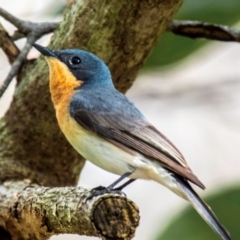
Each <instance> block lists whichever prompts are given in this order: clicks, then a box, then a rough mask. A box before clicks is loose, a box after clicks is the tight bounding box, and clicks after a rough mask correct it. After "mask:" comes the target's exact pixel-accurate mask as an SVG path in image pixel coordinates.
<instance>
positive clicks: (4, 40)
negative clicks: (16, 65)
mask: <svg viewBox="0 0 240 240" xmlns="http://www.w3.org/2000/svg"><path fill="white" fill-rule="evenodd" d="M0 48H2V50H3V51H4V53H5V54H6V55H7V57H8V61H9V62H10V63H13V62H14V60H15V59H16V57H17V55H18V54H19V49H18V47H17V46H16V45H15V43H14V42H13V40H12V38H11V37H10V36H9V35H8V33H7V31H6V30H5V29H4V27H3V26H2V24H1V23H0Z"/></svg>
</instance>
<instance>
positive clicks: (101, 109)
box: [34, 45, 231, 240]
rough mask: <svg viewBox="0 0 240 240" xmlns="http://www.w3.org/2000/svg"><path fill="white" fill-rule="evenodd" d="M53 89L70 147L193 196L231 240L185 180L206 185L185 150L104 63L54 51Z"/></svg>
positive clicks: (81, 53)
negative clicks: (123, 91) (135, 101)
mask: <svg viewBox="0 0 240 240" xmlns="http://www.w3.org/2000/svg"><path fill="white" fill-rule="evenodd" d="M34 46H35V47H36V48H37V49H38V50H39V51H40V52H42V53H43V54H44V55H45V56H46V59H47V62H48V64H49V69H50V91H51V96H52V101H53V103H54V107H55V110H56V116H57V119H58V123H59V126H60V128H61V130H62V131H63V133H64V135H65V136H66V138H67V139H68V141H69V142H70V143H71V144H72V146H73V147H74V148H75V149H76V150H77V151H78V152H79V153H80V154H81V155H82V156H83V157H85V158H86V159H88V160H89V161H91V162H93V163H94V164H95V165H97V166H99V167H101V168H103V169H105V170H107V171H110V172H113V173H115V174H118V175H124V174H125V173H129V172H133V173H132V174H131V176H130V178H136V179H137V178H143V179H150V180H154V181H156V182H158V183H160V184H162V185H164V186H166V187H168V188H169V189H170V190H172V191H173V192H175V193H176V194H178V195H179V196H181V197H182V198H184V199H186V200H189V201H190V202H191V203H192V204H193V206H194V207H195V209H196V210H197V211H198V212H199V213H200V215H201V216H202V217H203V218H204V219H205V221H206V222H207V223H208V224H209V225H210V226H211V227H212V228H213V229H214V230H215V231H216V232H217V233H218V235H219V236H220V237H221V239H223V240H230V239H231V238H230V236H229V234H228V233H227V231H226V230H225V229H224V228H223V227H222V226H221V224H220V223H219V221H218V220H217V218H216V217H215V215H214V214H213V213H212V211H211V210H210V209H209V208H208V206H207V205H206V204H205V203H204V202H203V201H202V200H201V199H200V197H199V196H198V195H197V194H196V193H195V192H194V190H193V189H192V188H191V186H190V185H189V183H188V182H187V181H191V182H192V183H194V184H196V185H198V186H199V187H201V188H204V185H203V184H202V183H201V182H200V180H199V179H198V178H197V177H196V176H195V175H194V174H193V173H192V171H191V169H190V168H189V167H188V165H187V163H186V161H185V159H184V157H183V156H182V154H181V153H180V152H179V151H178V150H177V149H176V147H175V146H174V145H173V144H172V143H171V142H170V141H169V140H168V139H167V138H166V137H165V136H164V135H162V134H161V133H160V132H159V131H158V130H157V129H156V128H155V127H154V126H153V125H152V124H150V123H149V122H148V121H147V119H146V118H145V117H144V116H143V114H142V113H141V112H140V111H139V110H138V109H137V108H136V107H135V106H134V104H133V103H131V102H130V101H129V100H128V99H127V98H126V97H125V96H124V95H123V94H121V93H120V92H118V91H117V90H116V89H115V87H114V85H113V83H112V79H111V74H110V72H109V69H108V67H107V66H106V65H105V63H104V62H103V61H102V60H100V59H99V58H98V57H96V56H95V55H93V54H91V53H89V52H86V51H82V50H76V49H68V50H60V51H51V50H49V49H47V48H43V47H41V46H39V45H34Z"/></svg>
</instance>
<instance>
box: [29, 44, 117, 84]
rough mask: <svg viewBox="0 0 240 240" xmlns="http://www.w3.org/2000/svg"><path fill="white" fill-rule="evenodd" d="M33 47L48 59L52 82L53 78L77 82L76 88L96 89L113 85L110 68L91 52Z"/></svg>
mask: <svg viewBox="0 0 240 240" xmlns="http://www.w3.org/2000/svg"><path fill="white" fill-rule="evenodd" d="M33 46H34V47H35V48H36V49H37V50H38V51H39V52H40V53H42V54H43V55H44V56H45V57H46V60H47V62H48V65H49V69H50V81H51V80H52V78H54V79H55V80H57V79H61V80H60V81H61V82H63V81H66V82H69V83H70V81H75V82H76V86H77V84H79V85H82V84H91V85H95V87H96V86H101V85H104V86H106V85H112V79H111V75H110V72H109V69H108V67H107V66H106V64H105V63H104V62H103V60H101V59H99V58H98V57H97V56H95V55H94V54H92V53H90V52H87V51H83V50H79V49H66V50H57V51H53V50H50V49H49V48H46V47H42V46H40V45H38V44H33ZM80 82H81V84H80ZM73 85H74V83H73Z"/></svg>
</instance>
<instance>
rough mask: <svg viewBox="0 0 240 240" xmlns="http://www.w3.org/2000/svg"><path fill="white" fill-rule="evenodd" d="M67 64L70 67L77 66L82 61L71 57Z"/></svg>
mask: <svg viewBox="0 0 240 240" xmlns="http://www.w3.org/2000/svg"><path fill="white" fill-rule="evenodd" d="M68 62H69V64H70V65H78V64H80V63H81V62H82V60H81V59H80V58H79V57H72V58H71V59H70V60H69V61H68Z"/></svg>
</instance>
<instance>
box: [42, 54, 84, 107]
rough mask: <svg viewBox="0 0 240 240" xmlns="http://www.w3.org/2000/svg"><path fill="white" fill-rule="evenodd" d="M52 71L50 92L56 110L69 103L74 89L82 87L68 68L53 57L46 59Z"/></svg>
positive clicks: (80, 82)
mask: <svg viewBox="0 0 240 240" xmlns="http://www.w3.org/2000/svg"><path fill="white" fill-rule="evenodd" d="M46 60H47V63H48V65H49V71H50V76H49V77H50V92H51V97H52V101H53V104H54V106H55V108H56V107H57V106H58V105H59V104H61V105H62V104H64V103H66V102H69V100H70V98H71V97H72V95H73V93H74V89H75V88H76V87H79V86H81V85H82V83H83V82H82V81H81V80H77V79H76V78H75V77H74V75H73V74H72V73H71V72H70V71H69V69H68V67H67V66H66V65H65V64H64V63H62V62H61V61H59V60H58V59H56V58H53V57H46Z"/></svg>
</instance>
